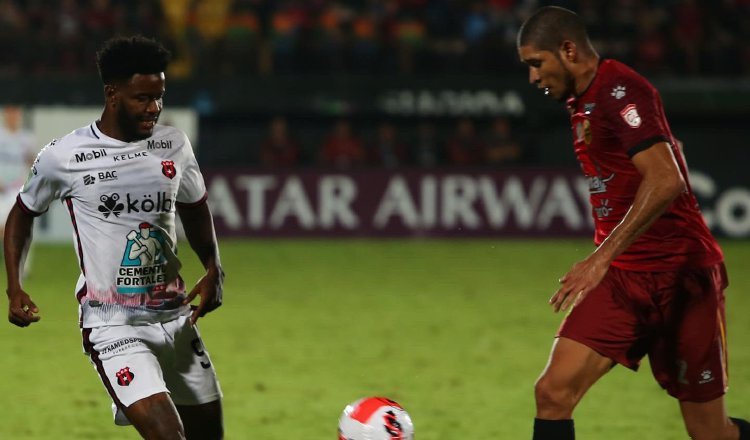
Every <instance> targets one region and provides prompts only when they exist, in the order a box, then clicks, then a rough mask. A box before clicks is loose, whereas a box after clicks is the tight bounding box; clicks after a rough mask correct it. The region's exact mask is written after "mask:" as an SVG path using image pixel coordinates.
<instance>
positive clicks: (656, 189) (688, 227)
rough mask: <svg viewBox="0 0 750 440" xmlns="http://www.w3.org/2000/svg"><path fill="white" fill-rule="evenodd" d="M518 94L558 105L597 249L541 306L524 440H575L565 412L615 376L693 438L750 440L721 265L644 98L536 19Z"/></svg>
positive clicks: (555, 21) (586, 46) (541, 15)
mask: <svg viewBox="0 0 750 440" xmlns="http://www.w3.org/2000/svg"><path fill="white" fill-rule="evenodd" d="M517 44H518V53H519V56H520V58H521V61H522V62H524V63H525V64H527V65H528V66H529V82H530V83H532V84H533V85H535V86H537V87H538V88H539V89H542V90H544V93H545V94H547V95H550V96H552V97H553V98H555V99H557V100H558V101H561V102H566V104H567V107H568V110H569V111H570V118H571V124H572V128H573V145H574V149H575V154H576V156H577V158H578V161H579V163H580V165H581V168H582V171H583V173H584V175H585V176H586V178H587V179H588V182H589V191H590V194H591V195H590V200H591V207H592V215H593V217H594V223H595V227H596V233H595V237H594V242H595V244H596V249H595V250H594V251H593V252H592V253H591V254H590V255H589V256H588V257H586V258H585V259H584V260H582V261H580V262H578V263H576V264H575V265H573V267H572V268H571V269H570V271H569V272H568V273H567V274H565V275H564V276H563V277H562V278H560V288H559V289H558V290H557V292H555V294H554V295H553V296H552V298H551V299H550V304H551V305H552V307H553V308H554V310H555V311H556V312H557V311H559V310H566V309H568V308H571V310H570V313H569V315H568V316H567V317H566V318H565V320H564V321H563V323H562V325H561V326H560V329H559V331H558V334H557V338H556V340H555V342H554V344H553V347H552V352H551V354H550V359H549V363H548V364H547V367H546V368H545V370H544V372H543V373H542V375H541V377H540V378H539V380H538V381H537V384H536V388H535V396H536V407H537V414H536V419H535V422H534V437H533V438H534V440H546V439H555V440H567V439H573V438H575V431H574V426H573V419H572V416H573V410H574V408H575V407H576V405H577V404H578V402H579V401H580V399H581V398H582V397H583V395H584V394H585V393H586V391H587V390H588V389H589V387H591V385H593V384H594V383H595V382H596V381H597V380H598V379H599V378H600V377H602V376H603V375H604V374H605V373H606V372H607V371H609V370H610V369H611V368H612V367H613V366H614V365H616V364H622V365H624V366H626V367H628V368H631V369H633V370H636V369H637V368H638V365H639V362H640V360H641V358H643V356H645V355H648V356H649V360H650V363H651V368H652V372H653V375H654V377H655V378H656V380H657V381H658V382H659V384H660V385H661V386H662V387H663V388H664V389H665V390H666V391H667V392H668V393H669V394H670V395H671V396H673V397H675V398H676V399H678V401H679V403H680V409H681V411H682V415H683V418H684V421H685V426H686V428H687V431H688V433H689V434H690V436H691V438H693V439H699V440H704V439H705V440H709V439H710V440H718V439H744V440H750V424H748V422H747V421H744V420H741V419H734V418H730V417H728V415H727V412H726V408H725V405H724V399H723V396H724V393H725V392H726V388H727V368H726V367H727V364H726V362H727V356H726V355H727V351H726V337H725V331H724V329H725V318H724V293H723V291H724V288H725V287H726V286H727V277H726V271H725V268H724V264H723V256H722V253H721V249H720V248H719V246H718V244H717V243H716V241H715V240H714V238H713V237H712V236H711V233H710V232H709V230H708V228H707V227H706V224H705V222H704V221H703V218H702V217H701V214H700V211H699V209H698V204H697V201H696V199H695V197H694V196H693V193H692V190H691V189H690V184H689V182H688V176H687V172H686V167H685V162H684V159H683V157H682V154H681V152H680V150H679V149H678V148H677V142H676V141H675V139H674V137H673V136H672V133H671V132H670V129H669V125H668V123H667V120H666V117H665V115H664V109H663V107H662V103H661V98H660V97H659V93H658V92H657V91H656V89H654V87H653V86H652V85H651V84H650V83H649V82H648V81H646V80H645V79H644V78H643V77H642V76H640V75H638V74H637V73H636V72H634V71H633V70H631V69H630V68H629V67H627V66H625V65H623V64H621V63H619V62H617V61H614V60H604V59H600V58H599V55H598V54H597V53H596V51H595V50H594V48H593V47H592V45H591V42H590V40H589V38H588V35H587V32H586V28H585V25H584V23H583V21H582V20H581V19H580V18H579V17H578V16H577V15H576V14H575V13H573V12H571V11H569V10H567V9H563V8H559V7H551V6H550V7H545V8H541V9H540V10H538V11H537V12H535V13H534V14H533V15H532V16H531V17H530V18H529V19H528V20H527V21H526V22H525V23H524V25H523V26H522V27H521V29H520V30H519V33H518V42H517Z"/></svg>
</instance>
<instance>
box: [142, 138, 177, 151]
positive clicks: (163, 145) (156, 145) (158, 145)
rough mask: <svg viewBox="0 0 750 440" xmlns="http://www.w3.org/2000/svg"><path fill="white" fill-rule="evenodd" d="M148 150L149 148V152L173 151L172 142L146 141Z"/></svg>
mask: <svg viewBox="0 0 750 440" xmlns="http://www.w3.org/2000/svg"><path fill="white" fill-rule="evenodd" d="M146 148H148V149H149V150H171V149H172V141H161V140H159V141H155V140H151V141H146Z"/></svg>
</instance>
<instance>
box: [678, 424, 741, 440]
mask: <svg viewBox="0 0 750 440" xmlns="http://www.w3.org/2000/svg"><path fill="white" fill-rule="evenodd" d="M685 427H686V429H687V432H688V437H690V438H691V439H692V440H737V439H739V438H740V437H739V430H738V429H737V427H736V426H734V425H733V424H731V423H721V424H717V423H709V422H708V421H696V420H692V421H690V422H687V423H686V426H685Z"/></svg>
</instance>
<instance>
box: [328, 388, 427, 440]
mask: <svg viewBox="0 0 750 440" xmlns="http://www.w3.org/2000/svg"><path fill="white" fill-rule="evenodd" d="M338 438H339V440H414V424H413V423H412V421H411V417H409V414H408V413H407V412H406V410H405V409H404V408H403V407H402V406H401V405H399V404H398V403H396V402H395V401H393V400H391V399H387V398H385V397H367V398H364V399H359V400H357V401H356V402H353V403H351V404H349V405H347V406H346V408H344V412H343V413H342V414H341V418H340V419H339V437H338Z"/></svg>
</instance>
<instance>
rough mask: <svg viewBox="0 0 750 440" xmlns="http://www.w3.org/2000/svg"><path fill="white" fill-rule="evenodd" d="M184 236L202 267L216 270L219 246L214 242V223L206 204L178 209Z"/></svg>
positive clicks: (218, 265) (218, 263)
mask: <svg viewBox="0 0 750 440" xmlns="http://www.w3.org/2000/svg"><path fill="white" fill-rule="evenodd" d="M178 212H179V214H180V220H182V226H183V228H184V229H185V236H186V237H187V239H188V243H190V247H191V248H192V249H193V251H194V252H195V253H196V255H198V259H200V261H201V263H202V264H203V267H204V268H206V270H207V271H212V270H217V269H218V268H219V267H220V266H221V263H220V261H219V246H218V244H217V242H216V233H215V231H214V223H213V219H212V218H211V211H210V210H209V209H208V204H207V203H203V204H201V205H199V206H196V207H191V208H178Z"/></svg>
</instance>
